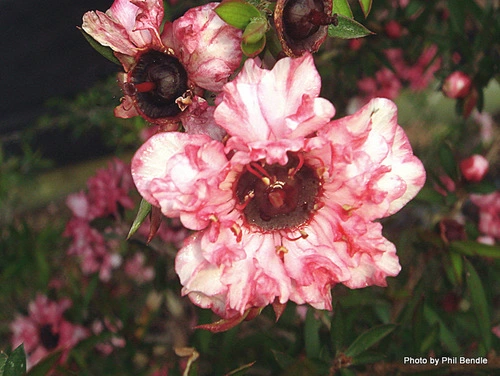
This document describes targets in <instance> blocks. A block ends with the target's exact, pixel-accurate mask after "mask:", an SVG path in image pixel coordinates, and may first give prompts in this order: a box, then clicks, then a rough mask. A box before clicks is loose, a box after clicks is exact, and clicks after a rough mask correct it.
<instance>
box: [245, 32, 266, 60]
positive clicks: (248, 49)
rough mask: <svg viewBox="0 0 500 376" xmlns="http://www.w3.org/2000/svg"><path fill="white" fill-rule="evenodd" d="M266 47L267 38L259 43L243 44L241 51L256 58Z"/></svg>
mask: <svg viewBox="0 0 500 376" xmlns="http://www.w3.org/2000/svg"><path fill="white" fill-rule="evenodd" d="M265 46H266V36H265V35H264V37H263V38H262V39H261V40H259V41H257V42H256V43H244V42H243V41H242V42H241V51H243V53H244V54H245V56H248V57H255V56H257V55H258V54H260V53H261V52H262V50H263V49H264V47H265Z"/></svg>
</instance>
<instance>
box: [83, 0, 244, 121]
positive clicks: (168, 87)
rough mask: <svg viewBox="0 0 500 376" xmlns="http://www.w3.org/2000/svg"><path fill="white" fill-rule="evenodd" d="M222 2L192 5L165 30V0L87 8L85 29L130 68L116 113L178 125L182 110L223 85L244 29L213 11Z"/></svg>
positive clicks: (130, 0) (235, 62)
mask: <svg viewBox="0 0 500 376" xmlns="http://www.w3.org/2000/svg"><path fill="white" fill-rule="evenodd" d="M217 5H218V3H209V4H206V5H203V6H199V7H195V8H192V9H190V10H188V11H187V12H186V13H185V14H184V15H183V16H182V17H180V18H178V19H177V20H175V21H174V22H167V23H165V25H164V28H163V30H161V24H162V20H163V1H161V0H115V2H114V3H113V5H112V6H111V8H110V9H108V10H107V11H106V13H103V12H100V11H92V12H87V13H85V15H84V16H83V24H82V29H83V30H84V31H85V32H86V33H87V34H89V35H90V36H92V38H94V39H95V40H96V41H97V42H99V43H100V44H101V45H103V46H107V47H110V48H111V49H112V50H113V51H114V54H115V56H116V57H117V58H118V59H119V60H120V62H121V63H122V65H123V68H124V70H125V73H121V74H119V77H118V78H119V82H120V85H121V87H122V89H123V93H124V95H125V96H124V98H123V100H122V103H121V104H120V106H118V107H117V108H116V109H115V115H116V116H117V117H122V118H129V117H133V116H138V115H140V116H142V117H144V118H145V119H146V120H148V121H149V122H151V123H154V124H158V125H163V126H164V127H167V129H168V128H169V127H170V128H172V129H175V128H176V126H177V121H178V120H179V118H180V117H182V116H181V115H182V114H183V111H184V110H186V108H187V107H188V106H190V105H191V104H194V105H195V106H194V107H196V105H197V104H198V103H199V102H201V103H204V100H203V99H202V98H200V97H198V95H200V93H201V92H202V91H203V90H202V89H205V90H210V91H214V92H217V91H220V90H221V88H222V85H223V84H224V83H225V82H226V81H227V79H228V77H229V76H230V75H231V74H232V73H233V72H234V71H235V69H236V68H238V66H239V64H240V60H241V49H240V41H241V31H239V30H238V29H236V28H233V27H232V26H229V25H227V24H226V23H225V22H223V21H222V20H221V19H220V18H219V16H217V14H216V13H215V12H214V11H213V9H214V8H215V7H216V6H217Z"/></svg>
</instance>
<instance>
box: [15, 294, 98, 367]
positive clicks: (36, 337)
mask: <svg viewBox="0 0 500 376" xmlns="http://www.w3.org/2000/svg"><path fill="white" fill-rule="evenodd" d="M70 306H71V301H70V300H68V299H63V300H60V301H58V302H55V301H49V300H48V298H47V297H46V296H44V295H38V296H37V297H36V299H35V301H33V302H31V303H30V304H29V316H18V317H17V318H16V319H15V320H14V321H13V322H12V323H11V324H10V328H11V330H12V332H13V336H12V346H13V347H17V346H19V345H20V344H21V343H24V349H25V351H26V354H27V355H28V359H27V365H28V369H29V368H31V367H32V366H33V365H35V364H36V363H38V362H39V361H40V360H41V359H42V358H43V357H45V356H46V355H47V354H48V353H50V352H51V351H54V350H56V349H62V350H63V356H62V359H61V360H62V361H64V360H65V359H66V358H67V356H68V353H69V350H70V349H71V348H72V347H74V346H75V345H76V344H77V343H78V342H79V341H81V340H82V339H84V338H86V337H88V335H89V333H88V331H87V329H85V328H84V327H82V326H80V325H74V324H72V323H70V322H69V321H67V320H66V319H64V317H63V313H64V311H66V310H67V309H68V308H69V307H70Z"/></svg>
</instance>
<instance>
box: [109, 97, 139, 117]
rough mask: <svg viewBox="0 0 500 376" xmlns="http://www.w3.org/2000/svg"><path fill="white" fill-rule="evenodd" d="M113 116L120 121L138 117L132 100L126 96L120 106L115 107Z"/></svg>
mask: <svg viewBox="0 0 500 376" xmlns="http://www.w3.org/2000/svg"><path fill="white" fill-rule="evenodd" d="M114 114H115V116H116V117H117V118H121V119H130V118H133V117H135V116H139V115H140V114H139V111H137V108H136V107H135V104H134V100H133V99H132V97H130V96H128V95H125V96H124V97H123V99H122V102H121V103H120V105H119V106H116V107H115V110H114Z"/></svg>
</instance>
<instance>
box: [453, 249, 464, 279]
mask: <svg viewBox="0 0 500 376" xmlns="http://www.w3.org/2000/svg"><path fill="white" fill-rule="evenodd" d="M449 255H450V261H451V267H452V269H453V276H454V277H455V281H456V283H457V284H458V285H461V284H462V275H463V272H464V260H463V258H462V256H461V255H459V254H458V253H454V252H451V253H450V254H449Z"/></svg>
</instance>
